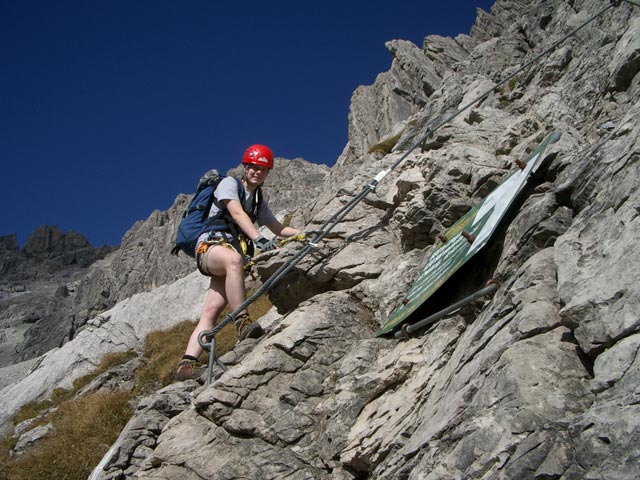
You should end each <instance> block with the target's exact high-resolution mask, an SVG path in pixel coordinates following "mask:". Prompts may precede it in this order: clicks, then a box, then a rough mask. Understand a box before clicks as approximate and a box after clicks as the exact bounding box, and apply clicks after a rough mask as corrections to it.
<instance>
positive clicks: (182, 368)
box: [174, 360, 207, 382]
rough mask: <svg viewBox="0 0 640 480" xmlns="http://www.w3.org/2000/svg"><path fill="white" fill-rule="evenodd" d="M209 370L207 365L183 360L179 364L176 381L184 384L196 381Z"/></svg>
mask: <svg viewBox="0 0 640 480" xmlns="http://www.w3.org/2000/svg"><path fill="white" fill-rule="evenodd" d="M206 369H207V367H206V366H205V365H203V364H202V363H200V362H196V361H194V360H182V361H181V362H180V363H178V370H177V371H176V375H175V377H174V378H175V381H176V382H184V381H185V380H196V379H198V378H200V377H201V376H202V374H203V373H204V371H205V370H206Z"/></svg>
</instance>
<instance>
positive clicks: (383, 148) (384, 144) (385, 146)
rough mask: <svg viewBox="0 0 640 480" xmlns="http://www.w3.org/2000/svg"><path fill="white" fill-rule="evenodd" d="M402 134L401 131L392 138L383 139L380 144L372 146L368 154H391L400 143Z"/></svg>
mask: <svg viewBox="0 0 640 480" xmlns="http://www.w3.org/2000/svg"><path fill="white" fill-rule="evenodd" d="M402 133H403V132H402V131H401V132H399V133H397V134H395V135H393V136H391V137H387V138H385V139H383V140H382V141H380V142H379V143H376V144H375V145H371V146H370V147H369V150H368V151H367V152H368V153H375V152H380V153H384V154H385V155H387V154H388V153H391V151H392V150H393V147H395V146H396V144H397V143H398V140H400V137H401V136H402Z"/></svg>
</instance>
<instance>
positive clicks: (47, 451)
mask: <svg viewBox="0 0 640 480" xmlns="http://www.w3.org/2000/svg"><path fill="white" fill-rule="evenodd" d="M271 307H272V305H271V302H270V301H269V299H268V297H267V296H262V297H260V298H259V299H258V300H257V301H256V302H254V303H253V304H252V305H251V306H250V307H249V313H250V315H251V318H254V319H257V318H260V317H261V316H262V315H264V314H265V313H267V312H268V311H269V310H270V309H271ZM227 313H228V311H225V312H223V314H222V315H221V317H220V318H221V319H222V318H224V317H225V316H226V314H227ZM195 326H196V322H192V321H184V322H181V323H179V324H177V325H175V326H174V327H172V328H170V329H167V330H161V331H156V332H153V333H151V334H150V335H148V336H147V340H146V344H145V349H144V352H143V354H142V357H143V359H144V364H143V366H142V367H140V368H139V369H138V371H137V372H136V386H135V388H134V390H133V391H132V392H128V391H124V390H115V391H109V392H104V391H99V392H94V393H89V394H87V395H84V396H82V397H78V398H74V395H75V394H76V393H77V392H78V390H80V389H81V388H83V387H84V386H86V385H87V384H88V383H89V382H91V380H93V379H94V378H96V377H97V376H98V375H100V374H102V373H104V372H106V371H107V370H109V369H110V368H113V367H115V366H117V365H121V364H123V363H126V362H128V361H129V360H130V359H132V358H134V357H136V356H137V354H136V352H133V351H128V352H116V353H111V354H108V355H105V357H104V358H103V359H102V361H101V363H100V365H99V366H98V367H97V368H96V370H95V371H94V372H92V373H91V374H89V375H85V376H84V377H82V378H79V379H77V380H76V381H75V382H74V383H73V389H71V390H65V389H62V388H57V389H55V390H54V392H53V393H52V395H51V398H49V399H47V400H44V401H40V402H30V403H29V404H27V405H24V406H23V407H22V408H21V409H20V411H19V412H18V414H17V415H16V417H15V418H14V424H16V425H17V424H18V423H20V422H22V421H24V420H28V419H31V418H35V417H38V416H41V418H40V419H39V420H38V424H44V423H51V424H52V425H53V426H54V430H53V432H52V433H51V434H50V435H49V436H47V437H45V438H43V439H42V440H40V441H39V442H38V443H37V444H36V445H35V446H34V447H33V448H31V449H29V450H27V451H25V452H24V453H23V454H21V455H18V456H13V457H10V455H9V453H10V451H11V449H12V448H13V447H14V446H15V443H16V440H15V439H13V438H5V439H0V480H27V479H28V480H40V479H42V480H44V479H46V480H49V479H52V478H56V479H58V478H59V479H66V480H75V479H85V478H87V477H88V476H89V474H90V473H91V471H92V470H93V468H94V467H95V466H96V465H97V464H98V463H99V462H100V460H101V459H102V457H103V456H104V454H105V453H106V452H107V451H108V449H109V448H110V447H111V445H112V444H113V442H115V441H116V439H117V438H118V435H119V434H120V431H121V430H122V428H123V427H124V425H125V424H126V423H127V421H128V420H129V418H130V416H131V413H132V409H131V406H130V404H131V403H132V401H133V400H134V398H135V396H136V395H141V394H147V393H149V392H151V391H153V390H155V389H157V388H160V387H163V386H165V385H168V384H169V383H171V382H172V381H173V376H174V373H175V367H176V364H177V363H178V361H179V360H180V358H181V357H182V354H183V353H184V349H185V347H186V345H187V342H188V340H189V337H190V336H191V333H192V332H193V329H194V328H195ZM237 341H238V336H237V332H236V329H235V326H234V325H233V324H229V325H227V326H226V327H225V328H224V329H222V331H221V332H220V333H219V334H218V336H217V337H216V355H217V356H221V355H223V354H224V353H226V352H227V351H229V350H230V349H232V348H233V346H234V345H235V344H236V343H237ZM203 357H204V358H201V359H200V360H201V361H203V362H206V361H207V358H206V357H207V356H206V353H205V355H203ZM52 407H57V409H55V411H52ZM47 412H48V413H47Z"/></svg>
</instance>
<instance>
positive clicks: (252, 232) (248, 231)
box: [223, 200, 260, 240]
mask: <svg viewBox="0 0 640 480" xmlns="http://www.w3.org/2000/svg"><path fill="white" fill-rule="evenodd" d="M223 201H224V204H225V207H226V208H227V211H228V212H229V215H231V218H232V219H233V221H234V223H235V224H236V225H237V226H238V228H240V230H242V232H243V233H244V234H245V235H246V236H247V238H249V239H251V240H255V239H256V238H257V237H259V236H260V233H259V232H258V230H257V229H256V227H255V226H254V225H253V222H252V221H251V218H249V215H247V214H246V212H245V211H244V210H243V209H242V205H241V204H240V202H239V201H238V200H223Z"/></svg>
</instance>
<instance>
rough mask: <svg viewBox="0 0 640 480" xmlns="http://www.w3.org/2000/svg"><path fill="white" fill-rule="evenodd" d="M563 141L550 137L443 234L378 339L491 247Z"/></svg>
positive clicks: (558, 134)
mask: <svg viewBox="0 0 640 480" xmlns="http://www.w3.org/2000/svg"><path fill="white" fill-rule="evenodd" d="M559 138H560V132H557V131H555V132H553V133H552V134H550V135H549V136H548V137H547V138H546V139H545V140H544V141H543V142H542V143H541V144H540V145H539V146H538V148H536V149H535V151H534V152H533V153H532V154H531V155H529V157H528V158H527V159H526V160H525V161H524V162H519V169H518V170H516V171H515V172H514V173H512V174H511V175H509V176H508V177H507V179H506V180H505V181H504V182H502V183H501V184H500V185H499V186H498V187H496V188H495V190H493V191H492V192H491V193H490V194H489V195H487V197H486V198H485V199H484V200H483V201H482V202H481V203H479V204H478V205H476V206H475V207H473V208H472V209H471V210H470V211H469V212H467V213H466V215H465V216H464V217H462V218H461V219H460V220H458V222H456V223H455V225H453V226H452V227H451V228H449V229H448V230H447V231H446V232H445V233H444V234H443V237H442V240H441V241H440V242H439V244H438V245H437V246H436V250H435V251H434V252H433V254H432V255H431V257H429V260H428V262H427V264H426V265H425V267H424V269H423V271H422V272H421V273H420V275H419V276H418V278H417V279H416V281H415V283H414V284H413V286H412V287H411V289H410V290H409V292H408V293H407V296H406V299H405V301H404V302H403V305H401V306H400V307H398V308H397V309H396V310H394V311H393V312H392V313H391V315H390V316H389V318H388V319H387V322H386V323H385V324H384V325H383V327H382V328H381V329H380V330H379V331H378V332H377V334H376V335H378V336H380V335H384V334H386V333H389V332H390V331H391V330H393V329H394V328H395V327H396V326H398V325H399V324H400V323H402V322H403V321H404V320H405V319H406V318H407V317H408V316H409V315H411V314H412V313H413V312H415V311H416V309H417V308H418V307H420V305H422V304H423V303H424V302H425V301H427V299H428V298H429V297H431V295H433V294H434V292H435V291H436V290H438V288H440V287H441V286H442V284H443V283H444V282H446V281H447V280H448V279H449V278H450V277H451V276H452V275H453V274H454V273H455V272H456V271H457V270H458V269H459V268H460V267H461V266H462V265H464V264H465V263H466V262H467V260H469V259H470V258H471V257H472V256H473V255H475V254H476V253H477V252H478V251H479V250H480V249H481V248H482V247H484V246H485V245H486V244H487V242H488V241H489V238H490V237H491V235H492V234H493V233H494V232H495V230H496V228H497V226H498V224H499V223H500V220H501V219H502V218H503V217H504V215H505V213H506V212H507V210H508V209H509V207H510V206H511V204H512V203H513V200H514V199H515V198H516V196H517V195H518V193H520V191H522V189H523V187H524V186H525V184H526V183H527V179H528V178H529V175H530V174H531V173H532V172H533V171H535V169H536V167H537V166H538V165H539V164H540V163H541V162H542V160H543V159H544V156H543V153H544V151H545V149H546V148H547V147H548V146H549V145H550V144H552V143H554V142H556V141H558V139H559Z"/></svg>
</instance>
